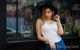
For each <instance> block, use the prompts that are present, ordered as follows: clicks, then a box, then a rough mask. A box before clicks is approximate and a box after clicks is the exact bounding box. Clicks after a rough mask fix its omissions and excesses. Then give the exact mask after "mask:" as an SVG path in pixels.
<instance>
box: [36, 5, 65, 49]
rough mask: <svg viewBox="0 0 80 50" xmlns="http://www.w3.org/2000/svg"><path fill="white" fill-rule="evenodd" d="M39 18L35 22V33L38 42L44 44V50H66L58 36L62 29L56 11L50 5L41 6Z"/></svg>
mask: <svg viewBox="0 0 80 50" xmlns="http://www.w3.org/2000/svg"><path fill="white" fill-rule="evenodd" d="M40 11H41V18H39V19H37V21H36V32H37V38H38V40H41V41H43V42H45V43H46V45H45V46H46V48H45V50H66V49H65V45H64V42H63V40H62V39H61V37H60V35H62V34H63V28H62V25H61V22H60V16H59V15H56V14H57V9H56V8H55V7H53V6H51V5H43V6H41V8H40Z"/></svg>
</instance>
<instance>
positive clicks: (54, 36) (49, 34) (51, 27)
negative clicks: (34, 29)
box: [41, 21, 61, 43]
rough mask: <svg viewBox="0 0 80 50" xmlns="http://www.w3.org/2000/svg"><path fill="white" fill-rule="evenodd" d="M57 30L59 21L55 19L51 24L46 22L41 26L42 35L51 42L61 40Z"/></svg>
mask: <svg viewBox="0 0 80 50" xmlns="http://www.w3.org/2000/svg"><path fill="white" fill-rule="evenodd" d="M57 30H58V26H57V22H55V21H53V23H51V24H49V23H48V22H45V23H44V24H43V26H42V28H41V33H42V36H43V37H45V38H48V39H49V40H50V41H51V43H57V42H59V41H60V40H61V37H60V36H59V35H58V33H57ZM46 43H47V42H46Z"/></svg>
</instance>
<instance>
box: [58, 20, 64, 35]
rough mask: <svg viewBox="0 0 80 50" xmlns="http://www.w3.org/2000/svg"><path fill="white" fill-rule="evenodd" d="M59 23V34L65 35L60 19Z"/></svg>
mask: <svg viewBox="0 0 80 50" xmlns="http://www.w3.org/2000/svg"><path fill="white" fill-rule="evenodd" d="M57 24H58V34H59V35H63V33H64V31H63V27H62V24H61V22H60V20H59V21H57Z"/></svg>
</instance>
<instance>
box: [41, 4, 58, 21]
mask: <svg viewBox="0 0 80 50" xmlns="http://www.w3.org/2000/svg"><path fill="white" fill-rule="evenodd" d="M47 8H49V9H50V10H51V11H52V12H53V11H54V15H52V17H51V19H52V20H54V19H53V16H55V15H56V14H57V13H58V10H57V8H55V7H54V6H53V5H50V4H44V5H41V6H40V7H39V10H40V13H41V15H42V12H43V10H46V9H47ZM41 19H42V20H44V19H43V17H42V16H41Z"/></svg>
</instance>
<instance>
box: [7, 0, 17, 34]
mask: <svg viewBox="0 0 80 50" xmlns="http://www.w3.org/2000/svg"><path fill="white" fill-rule="evenodd" d="M12 3H13V2H9V1H7V4H6V6H7V7H6V12H7V14H6V16H7V18H6V23H7V25H6V29H7V34H15V33H16V17H15V11H16V6H15V4H12Z"/></svg>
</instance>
